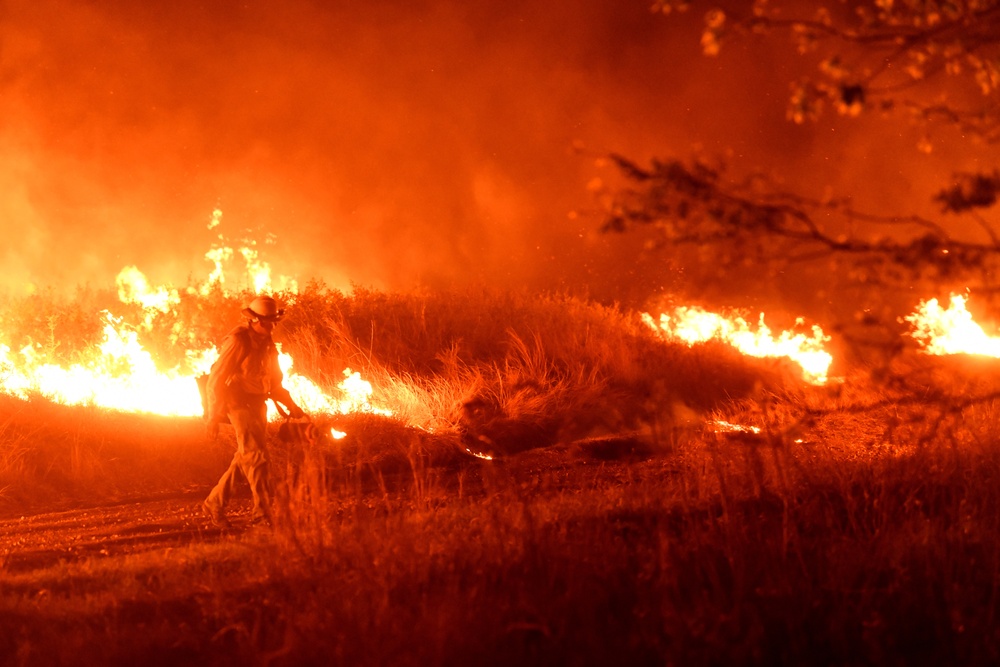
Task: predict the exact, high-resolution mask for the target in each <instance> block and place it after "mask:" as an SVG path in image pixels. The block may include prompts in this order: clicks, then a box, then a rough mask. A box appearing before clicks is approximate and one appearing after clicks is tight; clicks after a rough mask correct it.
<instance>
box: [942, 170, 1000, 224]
mask: <svg viewBox="0 0 1000 667" xmlns="http://www.w3.org/2000/svg"><path fill="white" fill-rule="evenodd" d="M955 179H956V183H955V184H954V185H952V186H951V187H950V188H945V189H944V190H941V191H940V192H939V193H938V194H937V195H935V197H934V201H937V202H941V208H942V210H943V211H944V212H945V213H961V212H963V211H970V210H972V209H975V208H989V207H990V206H993V205H994V204H996V202H997V196H998V194H1000V171H997V170H994V171H993V173H992V174H983V173H959V174H956V175H955Z"/></svg>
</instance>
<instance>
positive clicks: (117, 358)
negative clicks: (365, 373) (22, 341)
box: [0, 210, 392, 439]
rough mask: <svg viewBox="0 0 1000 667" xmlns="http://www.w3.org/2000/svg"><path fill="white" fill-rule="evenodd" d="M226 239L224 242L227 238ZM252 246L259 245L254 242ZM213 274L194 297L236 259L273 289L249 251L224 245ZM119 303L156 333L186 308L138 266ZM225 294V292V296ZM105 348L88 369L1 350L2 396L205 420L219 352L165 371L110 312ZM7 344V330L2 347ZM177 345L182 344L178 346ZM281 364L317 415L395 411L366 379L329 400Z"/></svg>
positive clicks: (346, 384) (214, 257) (282, 359)
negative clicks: (200, 381) (158, 322)
mask: <svg viewBox="0 0 1000 667" xmlns="http://www.w3.org/2000/svg"><path fill="white" fill-rule="evenodd" d="M221 221H222V211H219V210H215V211H213V213H212V219H211V221H210V222H209V225H208V227H209V229H214V228H215V227H218V226H219V225H220V224H221ZM219 239H220V240H221V241H225V238H224V236H223V235H222V234H219ZM248 243H249V244H250V245H251V246H252V245H254V244H255V243H254V242H253V241H249V242H248ZM205 256H206V257H207V258H208V259H209V260H210V261H212V262H213V265H214V268H213V270H212V272H211V274H210V275H209V278H208V282H207V283H204V284H202V285H201V286H200V288H199V289H197V290H196V289H194V288H192V289H191V291H192V292H198V293H201V294H209V293H210V292H211V291H212V290H213V289H216V288H222V286H223V284H224V282H225V279H226V272H227V271H226V264H227V262H229V261H230V260H231V259H233V258H234V257H237V256H239V257H242V258H243V259H244V260H245V262H246V277H247V280H248V281H249V284H251V285H252V286H253V287H254V289H255V291H256V292H257V293H260V292H263V291H267V290H270V287H271V267H270V266H269V265H268V263H267V262H265V261H263V260H262V259H261V258H260V257H259V255H258V252H257V250H256V249H254V248H252V247H248V246H244V247H241V248H238V249H237V250H235V251H234V250H233V249H232V248H230V247H228V246H225V245H217V246H215V247H213V248H212V249H211V250H209V251H208V253H206V255H205ZM282 281H283V282H284V284H285V285H286V286H287V287H286V289H288V290H289V291H291V292H292V293H295V292H297V285H296V284H295V282H294V281H291V280H289V279H287V278H284V277H282ZM116 284H117V287H118V297H119V299H120V300H121V301H122V302H123V303H128V304H136V305H139V306H140V307H141V308H142V309H143V316H144V319H143V322H142V325H141V326H143V327H144V328H145V329H146V330H151V329H152V328H153V323H154V321H155V318H156V317H157V316H159V315H160V314H166V313H170V312H171V311H172V309H173V308H174V307H175V306H176V305H177V304H179V303H180V297H179V295H178V292H177V290H176V289H173V288H169V287H152V286H151V285H150V283H149V281H148V280H147V279H146V276H145V275H144V274H143V273H142V272H141V271H140V270H139V269H138V267H135V266H126V267H125V268H123V269H122V270H121V271H120V272H119V274H118V276H117V278H116ZM223 291H224V290H223ZM104 320H105V325H104V329H103V333H104V338H103V341H102V342H101V343H100V344H99V345H97V346H96V348H95V349H93V350H92V351H91V352H90V353H89V354H88V355H87V359H86V360H85V361H84V362H81V363H76V364H72V365H69V366H60V365H57V364H53V363H50V362H49V361H48V360H47V359H46V358H45V355H44V354H42V353H41V352H40V350H39V349H36V348H35V347H32V346H27V347H24V348H22V349H21V350H20V351H17V352H14V351H13V350H11V348H10V347H9V346H8V345H4V344H2V343H0V392H3V393H6V394H10V395H13V396H16V397H18V398H21V399H28V398H29V397H30V396H32V395H40V396H43V397H45V398H48V399H50V400H52V401H55V402H58V403H65V404H70V405H92V406H97V407H103V408H110V409H116V410H121V411H127V412H146V413H152V414H160V415H167V416H183V417H193V416H199V415H201V414H202V404H201V397H200V395H199V393H198V386H197V382H196V378H197V376H199V375H201V374H203V373H207V372H208V370H209V369H210V368H211V365H212V363H213V362H214V361H215V360H216V359H218V356H219V353H218V351H217V350H216V348H214V347H211V348H209V349H205V350H188V351H186V352H185V361H184V362H183V364H181V365H180V366H178V367H175V368H171V369H167V370H160V369H158V368H157V365H156V363H155V360H154V358H153V355H152V354H150V352H149V351H147V350H146V349H144V348H143V346H142V344H141V343H140V342H139V338H138V333H137V331H135V330H134V329H132V328H130V327H128V326H126V325H125V324H124V323H123V322H122V320H121V319H120V318H116V317H115V316H114V315H112V314H111V313H108V312H105V313H104ZM3 339H4V336H3V332H2V331H0V341H2V340H3ZM174 342H176V341H174ZM279 364H280V365H281V368H282V370H283V372H284V373H285V381H284V384H285V386H286V387H287V388H288V390H289V392H290V393H291V395H292V398H293V399H294V400H295V401H296V403H298V404H299V405H300V406H301V407H302V408H303V410H305V411H306V412H307V413H312V414H346V413H350V412H369V413H373V414H379V415H385V416H390V415H391V414H392V412H391V411H389V410H387V409H384V408H378V407H375V406H374V405H372V403H371V401H370V399H371V396H372V394H373V393H374V390H373V388H372V385H371V383H370V382H367V381H366V380H364V379H362V378H361V375H360V373H356V372H352V371H351V370H350V369H346V370H345V371H344V375H345V378H344V380H343V381H342V382H341V383H340V384H339V385H338V386H337V389H338V391H339V395H340V397H339V398H335V397H333V396H330V395H328V394H326V393H325V392H324V391H323V390H322V389H321V388H320V387H319V386H317V385H316V384H315V383H314V382H312V381H311V380H309V379H308V378H306V377H303V376H301V375H299V374H297V373H295V372H293V371H292V370H291V369H292V358H291V356H289V355H288V354H286V353H283V352H281V351H280V348H279ZM268 414H269V417H270V418H271V419H275V418H277V417H278V416H279V415H278V412H277V410H276V408H275V407H274V405H273V403H269V404H268ZM345 435H346V434H345V433H343V432H340V431H337V430H335V429H332V430H331V436H332V437H334V438H335V439H338V438H343V437H344V436H345Z"/></svg>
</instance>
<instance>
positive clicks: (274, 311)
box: [243, 296, 285, 322]
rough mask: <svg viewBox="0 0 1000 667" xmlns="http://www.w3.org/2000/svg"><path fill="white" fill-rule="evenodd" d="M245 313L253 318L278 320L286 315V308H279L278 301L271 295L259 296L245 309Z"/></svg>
mask: <svg viewBox="0 0 1000 667" xmlns="http://www.w3.org/2000/svg"><path fill="white" fill-rule="evenodd" d="M243 314H244V315H245V316H246V317H248V318H250V319H252V320H271V321H272V322H277V321H278V320H280V319H281V318H282V317H284V316H285V309H284V308H279V307H278V302H277V301H275V300H274V299H272V298H271V297H269V296H258V297H256V298H255V299H254V300H253V301H251V302H250V305H248V306H247V307H246V308H244V309H243Z"/></svg>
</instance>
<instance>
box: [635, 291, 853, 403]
mask: <svg viewBox="0 0 1000 667" xmlns="http://www.w3.org/2000/svg"><path fill="white" fill-rule="evenodd" d="M642 320H643V321H644V322H645V323H646V324H648V325H649V326H650V327H652V328H653V329H654V330H656V331H657V332H658V333H660V334H661V335H665V336H667V337H669V338H679V339H680V340H682V341H684V342H685V343H687V344H688V345H694V344H695V343H703V342H706V341H709V340H712V339H713V338H718V339H720V340H722V341H724V342H726V343H728V344H730V345H732V346H733V347H735V348H736V349H737V350H739V351H740V352H742V353H743V354H746V355H749V356H752V357H786V358H788V359H790V360H791V361H794V362H795V363H796V364H798V365H799V366H800V367H801V368H802V374H803V377H804V378H805V379H806V381H807V382H810V383H812V384H817V385H821V384H825V383H826V381H827V379H828V378H827V372H828V371H829V369H830V364H831V363H832V362H833V356H832V355H831V354H830V353H829V352H827V351H826V350H825V349H823V344H824V343H825V342H827V341H828V340H830V337H829V336H827V335H826V334H824V333H823V330H822V329H821V328H820V327H818V326H816V325H813V327H812V335H811V336H807V335H806V334H804V333H794V332H792V331H782V332H781V334H780V335H779V336H778V337H777V338H775V337H774V336H773V335H772V333H771V330H770V328H768V326H767V325H766V324H764V314H763V313H761V314H760V318H759V320H758V322H757V328H756V331H754V330H752V328H751V326H750V324H748V323H747V321H746V320H744V319H743V318H742V317H733V318H727V317H723V316H722V315H718V314H716V313H710V312H708V311H706V310H703V309H701V308H698V307H688V306H681V307H679V308H676V309H675V310H674V312H673V314H672V315H668V314H666V313H662V314H661V315H660V319H659V322H657V321H656V320H654V319H653V316H652V315H650V314H649V313H643V314H642ZM796 324H798V325H802V324H803V320H801V319H798V320H796Z"/></svg>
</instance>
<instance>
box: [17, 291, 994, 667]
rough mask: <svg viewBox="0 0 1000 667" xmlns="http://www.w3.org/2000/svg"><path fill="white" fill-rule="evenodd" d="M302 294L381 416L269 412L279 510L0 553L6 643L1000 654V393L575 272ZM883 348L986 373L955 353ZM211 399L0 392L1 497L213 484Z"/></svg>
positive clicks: (297, 348) (221, 453) (308, 326)
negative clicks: (675, 334) (293, 433)
mask: <svg viewBox="0 0 1000 667" xmlns="http://www.w3.org/2000/svg"><path fill="white" fill-rule="evenodd" d="M307 305H308V307H307ZM297 309H300V310H297V311H296V312H297V313H299V314H297V315H296V317H295V318H294V319H290V320H289V321H288V322H287V323H286V324H287V328H286V329H285V331H284V332H283V335H284V336H285V339H286V346H287V347H286V349H288V350H289V351H291V352H292V353H293V356H295V358H296V361H297V363H299V364H300V365H301V366H302V367H303V369H309V372H310V374H312V373H315V374H316V375H315V377H324V378H328V379H329V382H330V383H331V384H330V385H328V386H331V385H332V384H335V383H336V381H337V380H339V377H340V376H339V373H340V370H341V368H340V367H342V366H341V365H342V364H343V365H346V364H350V365H352V367H354V368H357V369H359V370H362V371H363V372H364V373H365V375H366V377H369V379H370V380H372V381H373V384H375V386H376V387H377V388H378V392H379V394H378V396H377V397H376V398H377V399H378V400H379V402H381V403H383V404H386V405H389V406H391V407H392V408H393V409H394V410H396V411H397V414H398V416H397V418H394V419H386V418H382V417H376V416H373V415H352V416H347V417H338V418H329V419H327V420H320V421H321V422H322V425H323V426H324V427H326V426H336V427H337V428H340V429H341V430H345V431H347V432H348V434H349V435H348V437H347V438H346V439H344V440H342V441H326V440H323V441H320V442H317V443H313V444H311V445H309V446H303V443H301V442H296V441H292V442H282V441H281V440H279V439H278V438H277V437H275V438H274V439H273V443H274V444H273V449H274V452H273V461H274V468H275V472H276V474H275V477H276V478H277V479H278V481H279V488H278V493H277V498H278V502H277V507H278V508H279V511H278V520H277V521H276V525H275V527H274V529H273V530H271V531H250V532H245V533H240V532H237V533H234V534H231V535H228V536H226V535H223V536H215V535H214V534H213V533H206V535H205V536H204V537H203V538H201V539H194V540H191V541H190V542H189V543H185V544H180V545H175V546H172V547H171V548H169V549H150V550H147V551H138V552H134V553H130V554H124V555H119V556H118V557H115V558H100V557H97V556H94V557H86V558H76V559H68V560H66V561H65V562H56V563H52V564H50V565H47V566H44V567H42V566H39V567H37V568H34V569H27V570H26V569H23V568H15V567H13V566H7V567H5V566H4V564H3V560H2V556H0V584H2V590H3V594H2V595H0V619H2V623H3V627H5V628H6V629H7V631H6V632H4V633H0V656H2V658H3V659H4V661H5V662H8V663H10V664H56V663H76V662H80V656H81V655H86V656H88V657H87V659H86V662H91V663H94V664H108V663H130V662H140V661H141V662H143V663H148V664H178V663H188V662H197V663H202V664H247V663H250V664H279V665H280V664H289V665H291V664H295V665H300V664H331V663H343V664H356V665H384V664H393V665H426V664H439V665H452V664H453V665H465V664H538V665H541V664H545V665H552V664H574V665H587V664H635V665H644V664H650V665H652V664H656V665H663V664H727V665H728V664H767V665H774V664H796V665H804V664H823V665H840V664H845V665H846V664H852V665H853V664H876V665H898V664H964V665H987V664H995V663H996V662H997V661H998V660H1000V623H998V618H997V612H998V611H1000V609H998V605H1000V483H998V482H1000V448H998V442H1000V440H998V438H1000V430H998V429H1000V427H998V426H997V419H996V417H997V410H998V409H1000V408H998V405H1000V403H997V402H996V401H984V402H981V403H976V404H972V405H968V406H956V405H954V404H953V403H949V402H948V401H946V400H944V399H943V398H941V397H940V396H938V395H924V397H923V398H922V399H921V400H920V401H909V402H906V401H898V400H896V398H898V397H899V396H902V395H903V394H901V393H899V390H898V388H894V386H893V385H892V384H891V383H888V384H885V383H882V384H878V385H873V384H871V383H870V382H868V381H867V380H865V379H863V377H852V378H849V379H848V380H846V381H845V383H844V384H842V385H839V386H834V387H831V388H828V389H809V388H804V387H801V386H799V385H798V384H797V383H795V382H794V380H793V379H792V376H791V375H790V374H789V373H788V369H786V368H780V367H777V368H774V367H768V366H765V365H761V364H756V363H752V362H749V361H747V360H745V359H743V358H741V357H739V356H738V355H735V354H733V353H731V352H730V351H728V350H726V349H724V348H722V347H720V346H716V345H706V346H700V347H697V348H694V349H686V348H679V347H678V348H671V347H669V346H665V345H663V344H662V343H658V342H657V341H655V340H654V339H653V338H651V337H649V336H647V335H645V333H644V331H643V330H642V328H641V327H639V326H636V324H635V322H634V321H633V320H632V318H631V317H629V315H628V314H627V313H622V312H619V311H617V310H615V309H606V308H603V307H597V306H589V305H587V304H585V303H582V302H579V301H576V300H573V299H563V298H550V299H530V300H529V299H525V298H522V297H517V296H516V295H503V296H485V297H484V296H482V295H467V296H466V297H465V298H463V297H462V296H461V295H437V296H415V295H384V294H377V293H371V292H361V293H360V294H359V295H357V296H356V297H352V298H348V297H345V296H343V295H339V294H335V293H328V292H325V291H324V290H323V289H322V288H321V287H320V286H314V287H313V288H312V289H311V290H308V291H307V292H306V293H305V294H304V295H303V296H302V297H300V301H299V303H298V305H297ZM194 310H196V309H193V311H194ZM338 366H340V367H338ZM897 370H898V371H899V373H900V376H901V377H908V378H910V381H911V384H912V386H919V387H939V388H940V387H944V388H948V389H952V388H954V389H957V390H962V391H969V390H977V391H984V390H987V391H988V390H989V388H990V384H989V383H990V381H989V378H985V377H980V378H979V379H978V380H976V379H973V378H974V376H972V375H970V374H968V372H967V371H968V370H969V369H968V368H963V367H961V366H960V365H952V366H948V362H946V361H940V360H939V361H936V362H933V363H931V362H927V361H908V362H907V365H906V367H905V368H900V369H897ZM859 405H868V406H870V407H869V408H868V409H865V410H859V409H857V406H859ZM712 419H726V420H728V421H733V422H740V423H744V424H753V425H756V426H759V427H760V428H761V432H760V433H759V434H735V435H724V434H718V433H715V432H713V431H712V429H711V428H710V427H708V425H710V422H711V420H712ZM706 420H708V421H706ZM199 428H200V425H199V424H197V423H187V422H185V421H184V420H180V421H178V420H158V419H152V418H145V417H139V416H134V415H131V416H130V415H116V414H111V413H103V412H97V411H93V410H87V409H82V408H64V407H60V406H52V405H50V404H47V403H45V402H43V401H31V402H28V403H23V402H20V401H14V400H13V399H8V400H3V401H0V448H2V450H0V487H2V488H5V491H4V494H3V495H0V509H2V508H4V507H6V508H7V512H6V514H8V515H10V513H11V512H13V511H15V510H16V511H22V510H23V509H24V508H25V507H27V508H28V509H29V511H30V510H31V509H38V508H41V507H43V506H49V507H53V506H54V507H59V506H62V505H65V504H66V503H70V502H76V503H80V502H84V503H86V502H89V503H92V504H99V503H100V502H102V501H107V500H109V499H112V498H130V497H131V498H134V497H137V496H138V495H140V494H151V493H153V492H155V491H159V490H163V491H166V490H169V489H175V490H176V489H188V488H193V489H200V490H203V491H206V490H207V487H208V485H209V484H211V483H212V482H214V480H215V477H216V476H217V475H218V473H219V472H220V471H221V469H222V467H223V466H224V465H225V464H226V457H227V451H226V449H225V443H223V444H221V445H218V446H216V447H215V448H212V447H210V446H209V445H207V444H206V443H205V441H204V440H203V439H202V436H201V434H200V431H199ZM473 445H476V446H481V447H482V448H486V447H491V448H492V449H491V451H492V452H493V453H495V454H496V455H497V458H495V459H494V460H492V461H486V460H481V459H478V458H475V457H473V456H470V455H469V453H468V452H467V450H468V449H472V448H473ZM43 496H44V498H43ZM4 503H5V505H4ZM8 553H11V552H8Z"/></svg>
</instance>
